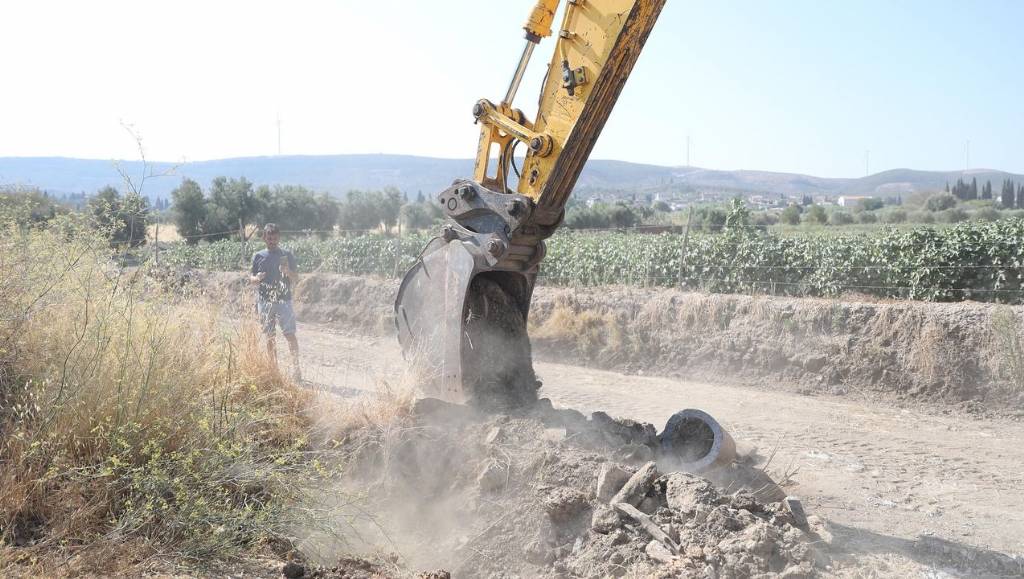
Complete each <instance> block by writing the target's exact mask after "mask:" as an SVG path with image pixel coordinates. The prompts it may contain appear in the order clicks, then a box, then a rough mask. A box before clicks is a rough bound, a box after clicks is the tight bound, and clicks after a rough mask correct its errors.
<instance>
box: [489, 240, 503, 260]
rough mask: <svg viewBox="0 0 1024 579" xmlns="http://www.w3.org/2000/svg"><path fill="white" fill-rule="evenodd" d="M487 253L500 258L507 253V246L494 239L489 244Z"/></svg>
mask: <svg viewBox="0 0 1024 579" xmlns="http://www.w3.org/2000/svg"><path fill="white" fill-rule="evenodd" d="M487 251H488V252H489V253H490V254H491V255H493V256H494V257H498V256H499V255H501V254H502V253H504V252H505V244H504V243H502V242H501V241H500V240H498V239H492V240H490V241H489V242H487Z"/></svg>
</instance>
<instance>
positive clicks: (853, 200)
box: [839, 195, 874, 207]
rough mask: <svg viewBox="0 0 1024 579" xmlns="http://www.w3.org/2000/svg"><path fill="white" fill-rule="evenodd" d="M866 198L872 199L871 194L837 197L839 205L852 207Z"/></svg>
mask: <svg viewBox="0 0 1024 579" xmlns="http://www.w3.org/2000/svg"><path fill="white" fill-rule="evenodd" d="M868 199H874V197H872V196H871V195H843V196H842V197H840V198H839V206H840V207H854V206H856V205H857V204H858V203H861V202H863V201H866V200H868Z"/></svg>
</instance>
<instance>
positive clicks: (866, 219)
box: [857, 211, 878, 224]
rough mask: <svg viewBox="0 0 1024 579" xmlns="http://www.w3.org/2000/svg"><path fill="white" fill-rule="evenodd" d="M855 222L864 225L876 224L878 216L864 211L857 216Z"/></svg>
mask: <svg viewBox="0 0 1024 579" xmlns="http://www.w3.org/2000/svg"><path fill="white" fill-rule="evenodd" d="M857 221H859V222H860V223H864V224H871V223H878V216H877V215H875V214H874V213H873V212H871V211H865V212H863V213H861V214H860V215H858V216H857Z"/></svg>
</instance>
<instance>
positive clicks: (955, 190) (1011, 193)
mask: <svg viewBox="0 0 1024 579" xmlns="http://www.w3.org/2000/svg"><path fill="white" fill-rule="evenodd" d="M946 193H950V194H952V195H953V196H954V197H956V198H957V199H959V200H961V201H974V200H975V199H981V200H984V201H988V200H992V199H993V189H992V181H989V180H987V181H985V184H984V185H982V186H981V190H980V192H979V190H978V178H977V177H972V178H971V182H970V183H968V182H966V181H964V180H963V179H962V178H961V179H957V180H956V184H954V185H953V186H952V187H950V186H949V183H946ZM999 204H1000V205H1002V206H1003V208H1005V209H1024V183H1022V184H1021V185H1019V186H1018V185H1017V184H1016V183H1014V182H1013V179H1004V180H1003V187H1002V190H1001V191H1000V194H999Z"/></svg>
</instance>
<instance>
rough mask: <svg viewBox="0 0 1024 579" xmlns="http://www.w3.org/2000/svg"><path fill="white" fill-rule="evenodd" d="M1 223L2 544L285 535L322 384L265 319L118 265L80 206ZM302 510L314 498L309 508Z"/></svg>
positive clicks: (213, 541) (183, 550) (114, 548)
mask: <svg viewBox="0 0 1024 579" xmlns="http://www.w3.org/2000/svg"><path fill="white" fill-rule="evenodd" d="M3 227H4V231H3V235H0V253H2V254H3V255H5V259H4V260H0V311H2V312H4V315H2V316H0V434H2V436H0V550H2V549H4V548H5V547H3V545H5V544H6V545H12V544H20V545H32V546H33V548H36V549H38V551H37V553H40V554H46V555H51V556H52V555H55V554H60V553H61V552H62V551H61V549H63V548H65V547H72V548H74V549H75V550H74V554H75V555H81V554H82V553H83V548H82V546H83V545H85V546H87V547H86V551H88V550H93V551H98V552H102V553H104V555H103V561H102V565H103V574H118V573H117V564H118V563H117V561H116V560H113V561H112V560H111V559H110V553H111V552H113V553H117V552H120V551H122V550H127V549H131V550H132V556H133V557H142V558H145V557H146V556H148V555H151V554H153V553H157V552H164V553H167V552H175V553H178V554H180V555H182V556H185V557H188V558H193V559H195V558H207V557H218V558H223V557H230V556H231V555H232V554H233V553H236V552H238V551H239V550H242V549H247V548H250V547H252V546H256V545H259V544H260V543H261V542H262V541H264V540H272V539H273V540H276V539H280V538H282V537H287V536H289V533H290V532H291V531H290V529H291V528H292V525H294V524H295V523H296V519H295V518H294V517H295V516H294V515H293V514H292V513H293V509H294V508H295V507H296V506H297V505H299V504H300V503H299V501H301V500H302V498H303V495H302V493H303V489H304V488H305V486H304V483H305V482H310V483H311V482H313V481H315V480H316V478H317V472H318V471H317V468H316V466H315V465H313V464H311V463H310V461H309V455H308V452H307V451H308V448H306V446H307V443H306V435H305V433H306V432H308V431H309V428H310V426H311V424H310V420H311V419H310V418H308V417H307V414H306V413H305V409H306V407H307V404H308V396H309V395H308V394H307V393H306V392H305V391H303V390H301V389H299V388H297V387H295V386H294V385H292V384H290V383H287V382H286V381H284V380H283V379H282V378H281V376H280V374H278V373H277V371H276V370H275V369H274V368H273V367H272V365H271V364H270V363H269V361H268V359H267V358H266V356H265V354H264V350H263V345H262V338H261V337H260V336H259V333H258V330H257V329H255V327H254V325H253V324H241V325H240V324H236V323H232V324H225V323H224V319H225V316H223V315H222V313H221V312H219V311H218V310H217V309H216V308H214V307H212V306H210V305H207V304H205V303H204V302H203V301H202V300H201V299H199V298H198V297H195V296H190V297H189V298H188V299H185V300H182V299H179V298H178V297H176V296H175V295H173V294H169V293H166V292H164V291H163V290H160V289H159V288H158V287H156V286H154V285H153V284H151V283H150V281H151V279H152V278H149V277H148V276H147V274H146V270H145V269H138V270H135V271H133V272H125V271H121V272H118V271H111V269H110V265H109V257H110V250H109V249H108V248H107V242H106V240H105V239H103V238H101V237H100V236H98V235H96V234H94V233H90V232H88V231H86V230H84V229H83V228H81V227H79V226H78V225H76V224H75V223H73V222H70V221H66V222H61V223H58V224H55V225H53V226H52V227H51V228H49V229H45V230H44V229H31V230H28V231H25V230H18V229H15V228H14V227H12V226H10V225H4V226H3ZM303 518H305V515H303Z"/></svg>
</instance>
